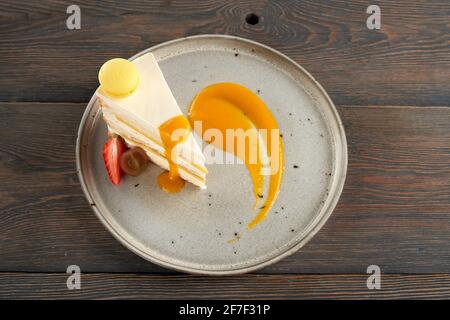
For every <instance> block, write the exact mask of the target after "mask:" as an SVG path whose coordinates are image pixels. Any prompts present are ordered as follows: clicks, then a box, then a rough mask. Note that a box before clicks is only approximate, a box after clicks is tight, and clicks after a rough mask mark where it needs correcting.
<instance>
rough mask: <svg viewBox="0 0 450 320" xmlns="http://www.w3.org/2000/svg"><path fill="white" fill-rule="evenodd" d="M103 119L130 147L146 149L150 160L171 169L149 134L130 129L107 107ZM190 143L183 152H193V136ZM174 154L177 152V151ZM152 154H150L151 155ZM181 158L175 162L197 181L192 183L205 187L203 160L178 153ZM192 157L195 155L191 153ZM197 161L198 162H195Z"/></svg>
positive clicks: (161, 150) (187, 142)
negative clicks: (190, 146)
mask: <svg viewBox="0 0 450 320" xmlns="http://www.w3.org/2000/svg"><path fill="white" fill-rule="evenodd" d="M102 112H103V119H104V120H105V122H106V124H107V126H108V130H109V131H110V132H111V133H115V134H117V135H119V136H121V137H122V138H123V139H124V140H125V142H126V143H127V144H128V145H130V146H135V145H136V146H139V147H141V148H142V149H144V150H145V151H146V152H147V154H148V155H149V157H150V159H151V160H152V161H153V162H155V163H156V164H158V165H160V166H161V167H163V168H164V169H166V170H168V169H169V163H168V161H167V159H166V157H165V152H166V151H165V149H164V147H163V146H161V145H160V144H159V143H157V142H155V140H154V139H152V138H149V137H147V135H148V134H146V133H143V132H142V133H141V132H139V131H137V130H135V129H133V128H131V127H129V126H128V125H127V124H126V123H124V122H122V121H120V120H118V119H117V118H116V117H115V116H114V115H113V114H112V113H111V112H110V111H109V110H108V108H107V107H102ZM189 140H190V141H186V142H185V147H184V149H183V151H186V150H191V149H189V148H188V146H189V145H190V144H195V140H194V138H193V136H192V135H191V136H190V139H189ZM174 152H177V150H175V151H174ZM149 153H150V154H149ZM178 154H179V156H178V157H175V158H174V159H173V160H174V161H175V162H176V164H177V165H178V166H179V167H180V169H183V170H184V171H186V172H187V173H190V175H192V176H193V177H194V179H195V180H196V182H192V183H194V184H195V185H199V186H203V185H204V184H205V181H206V174H207V173H208V171H207V169H206V168H205V166H204V164H203V163H204V162H203V161H202V160H203V159H195V158H194V159H190V158H189V155H185V154H183V153H178ZM190 155H193V154H192V153H190ZM195 160H197V161H195ZM180 175H181V177H182V178H183V179H185V180H188V181H190V182H191V180H190V179H186V178H185V177H184V176H183V174H181V170H180Z"/></svg>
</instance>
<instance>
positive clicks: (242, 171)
mask: <svg viewBox="0 0 450 320" xmlns="http://www.w3.org/2000/svg"><path fill="white" fill-rule="evenodd" d="M149 51H151V52H153V53H154V55H155V56H156V58H157V60H158V62H159V64H160V66H161V69H162V71H163V73H164V75H165V77H166V80H167V82H168V83H169V86H170V88H171V89H172V91H173V93H174V95H175V98H176V99H177V101H178V103H179V105H180V107H181V109H182V111H183V112H187V110H188V108H189V104H190V102H191V101H192V99H193V98H194V96H195V95H196V94H197V93H198V92H199V91H200V90H201V89H202V88H203V87H205V86H207V85H210V84H213V83H217V82H225V81H230V82H236V83H240V84H242V85H244V86H246V87H247V88H249V89H251V90H253V91H254V92H256V93H258V94H259V96H260V97H261V98H262V100H263V101H264V102H265V103H266V105H267V106H268V107H269V108H270V109H271V111H272V113H273V114H274V116H275V117H276V119H277V121H278V124H279V126H280V130H281V133H282V135H283V140H284V148H285V174H284V178H283V182H282V186H281V191H280V194H279V196H278V199H277V201H276V203H275V205H274V207H273V209H272V210H271V212H270V213H269V215H268V217H267V218H266V219H265V220H264V221H263V222H262V223H260V224H259V225H258V226H257V227H256V228H254V229H253V230H251V231H247V230H246V225H247V224H248V223H249V222H250V221H251V220H252V219H253V217H254V216H255V214H256V212H255V211H253V210H252V204H253V195H252V182H251V179H250V176H249V174H248V172H247V170H246V168H245V166H243V165H211V166H208V170H209V175H208V177H207V185H208V188H207V190H200V189H198V188H196V187H194V186H192V185H187V187H186V188H185V189H184V190H183V191H182V192H181V193H178V194H175V195H170V194H166V193H164V192H162V191H161V190H160V189H159V188H158V186H157V184H156V177H157V175H158V174H159V173H160V172H161V169H159V168H158V167H156V166H154V165H151V166H150V169H148V170H147V171H146V172H145V173H144V174H143V175H141V176H139V177H137V178H132V177H125V178H124V179H123V181H122V183H121V184H120V185H119V186H113V185H112V184H111V183H110V182H109V180H108V177H107V174H106V171H105V168H104V165H103V159H102V146H103V144H104V143H105V141H106V126H105V124H104V122H103V120H102V117H101V111H99V108H98V105H97V103H96V99H95V97H93V98H92V99H91V101H90V102H89V105H88V106H87V108H86V111H85V114H84V116H83V119H82V121H81V124H80V129H79V136H78V140H77V151H76V152H77V166H78V173H79V178H80V181H81V185H82V187H83V190H84V192H85V194H86V197H87V199H88V201H89V202H90V203H91V205H92V208H93V210H94V212H95V213H96V214H97V216H98V217H99V219H100V220H101V221H102V223H103V224H104V225H105V226H106V227H107V228H108V230H110V231H111V233H112V234H113V235H114V236H115V237H116V238H117V239H118V240H119V241H120V242H122V243H123V244H124V245H125V246H126V247H128V248H129V249H131V250H132V251H134V252H135V253H137V254H138V255H140V256H142V257H143V258H145V259H148V260H150V261H152V262H154V263H156V264H158V265H161V266H165V267H168V268H173V269H176V270H180V271H184V272H189V273H200V274H215V275H220V274H236V273H243V272H249V271H252V270H256V269H258V268H261V267H264V266H266V265H268V264H270V263H273V262H275V261H277V260H279V259H281V258H282V257H285V256H287V255H289V254H291V253H293V252H295V251H296V250H298V249H299V248H301V247H302V246H303V245H304V244H305V243H306V242H307V241H308V240H309V239H311V237H312V236H313V235H314V234H315V233H316V232H317V231H318V230H319V229H320V228H321V227H322V225H323V224H324V223H325V221H326V220H327V219H328V217H329V216H330V214H331V212H332V210H333V209H334V207H335V205H336V203H337V201H338V199H339V196H340V193H341V191H342V188H343V185H344V180H345V174H346V168H347V146H346V139H345V133H344V130H343V127H342V124H341V121H340V119H339V116H338V113H337V111H336V109H335V107H334V105H333V103H332V102H331V100H330V98H329V97H328V95H327V94H326V92H325V91H324V90H323V88H322V87H321V86H320V85H319V84H318V83H317V82H316V81H315V80H314V78H313V77H312V76H311V75H310V74H309V73H307V72H306V71H305V70H304V69H303V68H302V67H300V66H299V65H298V64H296V63H295V62H294V61H292V60H291V59H289V58H288V57H286V56H284V55H282V54H281V53H279V52H277V51H275V50H273V49H271V48H268V47H266V46H264V45H261V44H259V43H256V42H253V41H249V40H245V39H241V38H236V37H231V36H219V35H204V36H194V37H188V38H183V39H178V40H174V41H170V42H166V43H163V44H160V45H158V46H155V47H152V48H150V49H147V50H145V51H143V52H141V53H139V54H137V55H136V56H135V57H137V56H139V55H142V54H144V53H146V52H149ZM135 57H133V58H135ZM133 58H132V59H133ZM93 89H94V88H93ZM294 166H295V167H294ZM297 167H298V168H297ZM236 235H238V236H239V237H240V239H239V240H237V241H230V240H232V239H235V238H236Z"/></svg>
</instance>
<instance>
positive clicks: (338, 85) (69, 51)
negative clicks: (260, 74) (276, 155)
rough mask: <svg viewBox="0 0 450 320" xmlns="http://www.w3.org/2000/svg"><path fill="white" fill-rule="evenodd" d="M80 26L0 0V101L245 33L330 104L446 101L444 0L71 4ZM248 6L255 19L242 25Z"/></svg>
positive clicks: (87, 87) (448, 7)
mask: <svg viewBox="0 0 450 320" xmlns="http://www.w3.org/2000/svg"><path fill="white" fill-rule="evenodd" d="M77 4H79V5H80V7H81V10H82V27H81V30H67V28H66V25H65V22H66V18H67V14H66V8H67V5H68V3H67V2H66V1H60V0H44V1H37V0H33V1H27V3H26V5H24V4H21V3H18V2H17V1H13V0H4V1H2V2H1V3H0V68H1V69H0V71H1V74H2V76H1V77H0V87H1V88H2V90H1V91H0V101H46V102H86V101H88V99H89V98H90V96H91V94H92V92H93V90H94V89H95V87H96V85H97V80H96V79H97V76H96V75H97V71H98V69H99V67H100V65H101V64H102V63H103V62H104V61H105V60H107V59H109V58H111V57H116V56H122V57H129V56H131V55H133V54H135V53H136V52H139V51H141V50H143V49H145V48H148V47H150V46H153V45H155V44H158V43H160V42H163V41H167V40H171V39H174V38H178V37H184V36H189V35H195V34H204V33H222V34H232V35H237V36H242V37H245V38H250V39H253V40H256V41H259V42H262V43H264V44H267V45H269V46H272V47H273V48H275V49H278V50H280V51H281V52H283V53H285V54H287V55H288V56H290V57H292V58H293V59H294V60H296V61H297V62H299V63H300V64H302V65H303V66H304V67H306V69H307V70H309V71H310V72H311V73H312V74H313V75H314V76H315V77H316V78H317V79H318V80H319V82H321V83H322V84H323V85H324V87H325V88H326V89H327V91H328V92H329V93H330V95H331V97H332V99H333V100H334V101H335V102H336V103H337V104H359V105H370V104H378V105H420V106H428V105H447V104H448V102H449V101H450V82H449V81H448V79H449V78H450V45H449V44H450V41H449V40H450V32H449V31H450V28H449V20H450V3H449V2H448V1H444V0H441V1H436V0H434V1H421V0H399V1H385V2H383V3H382V4H381V3H380V7H381V11H382V27H381V30H379V31H377V30H375V31H373V30H368V29H367V28H366V19H367V17H368V14H366V8H367V6H368V2H367V1H363V0H355V1H344V0H331V1H330V0H304V1H267V0H244V1H222V0H206V1H201V2H198V1H194V0H183V1H181V0H179V1H120V2H118V1H108V0H104V1H95V2H92V1H86V0H80V1H77ZM249 12H254V13H255V14H258V15H259V16H260V22H259V23H258V24H257V25H249V24H247V23H246V22H245V16H246V14H247V13H249Z"/></svg>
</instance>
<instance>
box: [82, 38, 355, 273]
mask: <svg viewBox="0 0 450 320" xmlns="http://www.w3.org/2000/svg"><path fill="white" fill-rule="evenodd" d="M201 38H218V39H222V40H223V39H228V40H237V41H242V42H245V43H247V44H250V45H253V46H256V47H260V48H262V49H264V50H268V51H271V52H272V53H273V54H276V55H278V56H279V57H280V58H282V59H285V60H287V61H288V62H289V63H291V64H292V65H293V66H294V67H295V68H298V69H299V70H300V71H301V72H303V73H304V74H305V76H306V77H308V78H309V79H310V80H311V81H312V82H313V84H314V85H315V86H316V87H317V89H318V90H319V91H320V93H321V94H322V95H323V97H324V98H325V100H326V101H327V103H328V104H329V106H330V109H331V110H330V111H331V114H332V115H333V118H334V120H335V121H336V125H337V129H338V138H340V143H341V151H342V154H341V159H340V160H341V165H340V168H337V167H336V168H335V170H336V171H337V170H338V169H339V170H340V174H339V179H338V181H337V185H336V192H334V194H333V197H332V198H331V199H330V202H329V205H328V206H327V208H326V210H325V211H323V212H322V213H321V214H320V215H319V216H316V217H315V218H314V219H313V220H312V222H311V223H314V220H316V221H315V224H314V225H313V226H312V227H311V229H310V230H309V232H307V233H306V234H305V235H304V237H302V238H299V240H298V241H296V242H295V243H294V244H293V245H291V246H290V247H289V248H288V249H287V250H284V251H280V252H279V253H278V254H277V255H276V256H274V257H271V258H268V259H266V260H264V261H261V262H258V263H255V264H253V265H250V266H245V267H241V268H236V269H229V270H215V269H200V268H193V267H189V266H180V265H177V264H174V263H171V262H169V261H165V260H162V259H159V258H157V257H155V256H152V255H151V254H150V253H148V252H144V251H143V250H141V249H140V248H137V247H136V246H135V245H133V244H132V243H131V242H130V241H129V240H128V239H127V237H126V235H124V234H122V233H121V232H119V230H116V228H115V227H114V226H113V225H112V224H111V222H110V221H108V219H107V218H106V217H105V216H104V215H103V214H102V212H101V211H100V210H99V209H98V208H97V206H93V205H91V208H92V210H93V211H94V213H95V215H96V216H97V217H98V219H99V220H100V221H101V223H102V224H103V225H104V226H105V227H106V229H107V230H108V231H109V232H110V233H111V234H112V235H113V236H114V237H115V238H116V239H117V240H118V241H119V243H121V244H122V245H124V246H125V247H126V248H128V249H129V250H130V251H132V252H134V253H135V254H137V255H138V256H140V257H141V258H144V259H145V260H147V261H150V262H152V263H154V264H156V265H158V266H161V267H164V268H168V269H172V270H176V271H180V272H185V273H190V274H200V275H216V276H220V275H236V274H243V273H248V272H252V271H255V270H258V269H261V268H264V267H266V266H269V265H271V264H273V263H276V262H278V261H280V260H281V259H283V258H286V257H288V256H290V255H292V254H293V253H295V252H297V251H298V250H299V249H301V248H302V247H303V246H304V245H305V244H306V243H308V242H309V240H311V238H313V237H314V235H316V234H317V232H318V231H319V230H320V229H321V228H322V227H323V225H324V224H325V223H326V221H327V220H328V218H329V217H330V216H331V214H332V213H333V211H334V209H335V208H336V205H337V203H338V201H339V199H340V196H341V194H342V190H343V188H344V184H345V180H346V176H347V166H348V147H347V138H346V134H345V129H344V125H343V124H342V120H341V118H340V115H339V113H338V111H337V108H336V106H335V105H334V103H333V101H332V100H331V98H330V97H329V95H328V93H327V92H326V91H325V89H324V88H323V87H322V85H321V84H320V83H319V82H318V81H317V80H316V79H315V78H314V77H313V76H312V75H311V74H310V73H309V72H308V71H307V70H306V69H305V68H304V67H302V66H301V65H300V64H298V63H297V62H295V61H294V60H293V59H291V58H290V57H288V56H286V55H285V54H283V53H281V52H280V51H278V50H275V49H273V48H271V47H269V46H267V45H265V44H262V43H260V42H257V41H254V40H250V39H246V38H242V37H238V36H233V35H223V34H201V35H193V36H188V37H182V38H177V39H173V40H169V41H166V42H162V43H159V44H157V45H154V46H152V47H149V48H147V49H144V50H142V51H140V52H138V53H137V54H135V55H133V56H132V57H131V58H129V60H133V59H135V58H137V57H139V56H141V55H144V54H146V53H148V52H151V51H154V50H156V49H158V48H160V47H164V46H168V45H171V44H173V43H179V42H183V41H189V40H192V39H194V40H195V39H201ZM96 100H97V99H96V97H95V94H93V95H92V97H91V99H90V100H89V102H88V104H87V106H86V109H85V111H84V113H83V116H82V118H81V121H80V125H79V127H78V132H77V140H76V147H75V153H76V169H77V175H78V179H79V181H80V185H81V188H82V190H83V193H84V195H85V197H86V199H87V200H88V202H89V203H90V204H92V203H95V201H94V198H93V196H92V195H91V193H90V192H89V187H88V183H87V182H86V180H85V178H84V175H83V169H82V165H81V161H82V160H81V152H82V151H81V150H82V146H81V138H82V137H83V134H84V129H85V127H86V123H87V120H88V118H89V116H90V111H91V110H92V108H93V106H94V104H95V102H96ZM319 210H321V209H319ZM322 210H323V207H322Z"/></svg>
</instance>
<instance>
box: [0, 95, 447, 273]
mask: <svg viewBox="0 0 450 320" xmlns="http://www.w3.org/2000/svg"><path fill="white" fill-rule="evenodd" d="M84 108H85V104H70V103H0V136H1V137H2V138H1V139H0V181H1V182H2V183H1V184H0V271H39V272H62V271H65V270H66V268H67V266H68V265H71V264H77V265H80V266H81V268H82V270H84V271H85V272H167V271H166V270H163V269H162V268H159V267H157V266H154V265H153V264H151V263H148V262H146V261H144V260H142V259H141V258H139V257H137V256H135V255H134V254H133V253H131V252H129V251H128V250H127V249H125V248H124V247H122V246H121V245H120V244H119V243H118V242H117V241H116V240H115V239H113V237H112V236H111V235H110V234H109V233H108V232H107V231H106V230H105V229H104V228H103V226H102V225H101V223H100V222H99V221H98V220H97V218H96V217H95V216H94V214H93V213H92V212H91V209H90V207H89V205H88V204H87V202H86V200H85V199H84V196H83V194H82V191H81V189H80V186H79V183H78V179H77V176H76V169H75V140H76V132H77V128H78V124H79V121H80V119H81V115H82V113H83V110H84ZM339 111H340V113H341V116H342V119H343V122H344V125H345V127H346V131H347V136H348V145H349V168H348V176H347V181H346V186H345V188H344V192H343V195H342V198H341V200H340V203H339V205H338V207H337V209H336V210H335V212H334V213H333V215H332V216H331V218H330V220H329V221H328V222H327V223H326V225H325V226H324V228H323V229H322V230H321V231H320V232H319V233H318V234H317V235H316V236H315V237H314V239H312V241H311V242H310V243H308V244H307V245H306V246H305V247H304V248H303V249H302V250H301V251H300V252H297V253H296V254H294V255H292V256H290V257H288V258H286V259H284V260H283V261H281V262H279V263H277V264H275V265H273V266H270V267H268V268H266V269H264V270H263V271H262V272H266V273H364V272H365V271H366V268H367V266H368V265H371V264H377V265H379V266H380V267H381V269H382V271H383V272H386V273H450V195H449V190H450V127H449V123H450V108H448V107H428V108H416V107H392V106H387V107H356V106H352V107H344V106H342V107H339Z"/></svg>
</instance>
